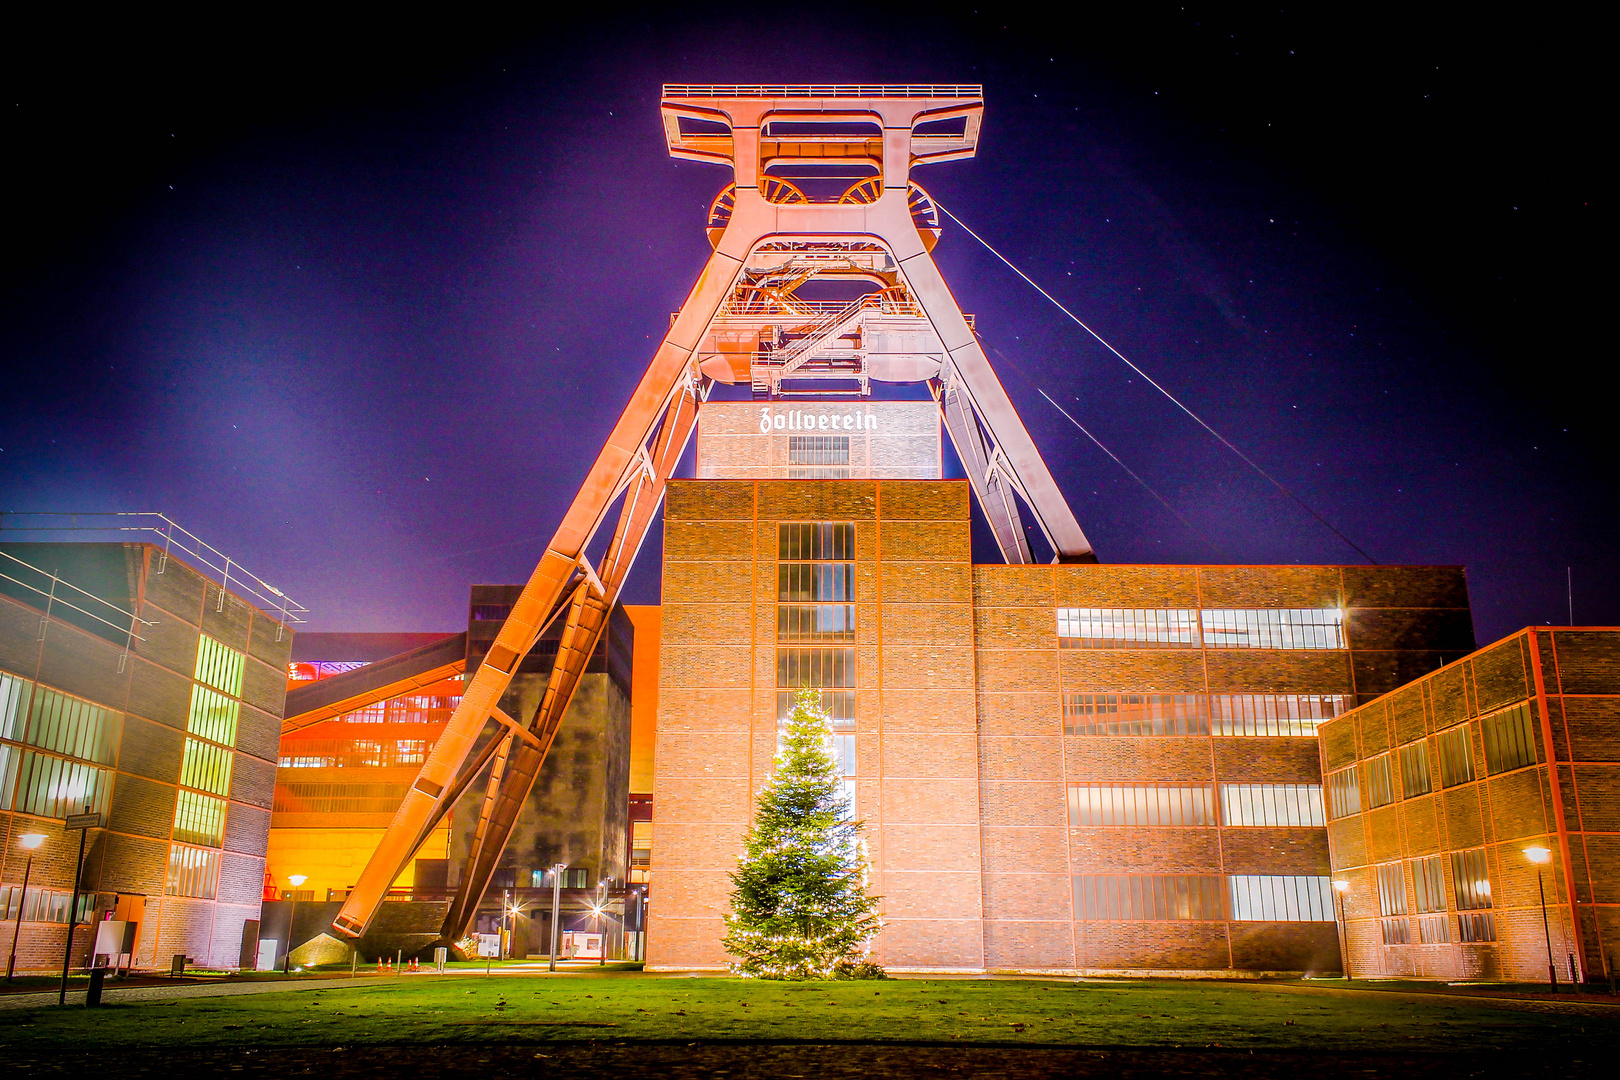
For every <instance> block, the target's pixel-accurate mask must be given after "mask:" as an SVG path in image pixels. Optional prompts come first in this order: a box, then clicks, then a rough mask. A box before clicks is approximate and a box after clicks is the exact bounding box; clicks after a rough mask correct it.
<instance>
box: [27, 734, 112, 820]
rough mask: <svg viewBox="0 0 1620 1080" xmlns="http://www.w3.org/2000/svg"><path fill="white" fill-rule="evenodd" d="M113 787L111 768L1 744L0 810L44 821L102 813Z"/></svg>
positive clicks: (104, 810) (108, 802) (110, 797)
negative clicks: (28, 815)
mask: <svg viewBox="0 0 1620 1080" xmlns="http://www.w3.org/2000/svg"><path fill="white" fill-rule="evenodd" d="M112 785H113V773H112V770H110V769H103V768H100V767H98V766H95V765H90V764H87V763H85V762H82V761H69V760H67V759H66V758H60V757H57V756H56V755H54V754H45V753H41V752H40V751H37V750H24V749H22V748H20V747H15V746H9V745H6V744H3V743H0V810H16V811H18V812H19V813H24V814H33V815H34V816H35V817H44V818H65V817H67V816H68V815H69V814H77V813H80V812H82V811H86V810H90V811H95V812H98V813H102V814H105V813H106V812H107V807H108V805H109V804H110V802H111V800H112Z"/></svg>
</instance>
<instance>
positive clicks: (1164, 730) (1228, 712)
mask: <svg viewBox="0 0 1620 1080" xmlns="http://www.w3.org/2000/svg"><path fill="white" fill-rule="evenodd" d="M1346 700H1347V695H1345V694H1196V693H1187V694H1177V693H1157V694H1154V693H1142V694H1125V693H1091V692H1076V693H1065V694H1064V695H1063V733H1064V734H1065V735H1145V736H1179V735H1215V736H1217V737H1223V738H1224V737H1238V738H1253V737H1286V736H1294V737H1314V736H1315V735H1316V728H1317V725H1318V724H1320V723H1321V722H1322V721H1324V720H1331V719H1332V718H1333V717H1335V716H1338V715H1339V714H1340V713H1341V712H1343V711H1344V708H1345V703H1346Z"/></svg>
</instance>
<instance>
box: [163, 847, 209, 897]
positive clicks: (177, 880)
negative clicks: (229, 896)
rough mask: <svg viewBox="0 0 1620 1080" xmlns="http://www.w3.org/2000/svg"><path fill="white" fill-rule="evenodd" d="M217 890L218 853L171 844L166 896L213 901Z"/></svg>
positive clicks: (165, 881)
mask: <svg viewBox="0 0 1620 1080" xmlns="http://www.w3.org/2000/svg"><path fill="white" fill-rule="evenodd" d="M218 890H219V852H217V851H204V850H203V849H201V848H194V847H183V846H181V845H180V844H173V845H170V847H169V874H168V877H167V878H166V879H165V880H164V883H163V895H165V896H192V897H196V898H197V899H199V900H212V899H213V898H214V895H215V893H216V892H218Z"/></svg>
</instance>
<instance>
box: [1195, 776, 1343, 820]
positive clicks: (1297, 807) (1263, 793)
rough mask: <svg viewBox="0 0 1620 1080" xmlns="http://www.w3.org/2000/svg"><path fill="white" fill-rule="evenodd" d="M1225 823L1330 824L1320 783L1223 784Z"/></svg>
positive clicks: (1223, 817) (1221, 788) (1222, 808)
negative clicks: (1323, 803) (1324, 808)
mask: <svg viewBox="0 0 1620 1080" xmlns="http://www.w3.org/2000/svg"><path fill="white" fill-rule="evenodd" d="M1220 790H1221V824H1223V825H1228V826H1233V827H1244V826H1271V827H1281V828H1321V827H1323V826H1325V825H1326V824H1327V817H1326V814H1325V812H1324V810H1323V808H1322V785H1320V784H1222V785H1220Z"/></svg>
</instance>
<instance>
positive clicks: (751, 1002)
mask: <svg viewBox="0 0 1620 1080" xmlns="http://www.w3.org/2000/svg"><path fill="white" fill-rule="evenodd" d="M1617 1034H1620V1025H1617V1024H1616V1023H1615V1021H1613V1020H1609V1019H1606V1018H1603V1019H1593V1018H1591V1017H1582V1016H1570V1015H1557V1014H1552V1013H1548V1012H1536V1011H1522V1010H1521V1011H1509V1010H1505V1009H1502V1008H1499V1007H1492V1006H1487V1005H1478V1004H1473V1003H1470V1002H1459V1001H1455V1000H1428V1001H1421V1000H1417V1001H1415V1000H1413V999H1412V998H1409V997H1396V996H1394V995H1383V994H1354V995H1346V994H1333V993H1328V992H1320V991H1311V990H1297V989H1291V988H1289V987H1276V986H1265V985H1246V984H1241V983H1203V982H1185V983H1178V982H1157V981H1154V982H1147V981H1142V982H1125V981H1121V982H1086V983H1079V984H1075V983H1069V982H1040V981H1012V980H993V981H992V980H913V979H895V980H890V981H887V982H878V983H872V982H863V983H767V982H753V981H744V980H738V979H723V978H701V979H688V978H656V977H647V976H641V975H637V974H628V973H625V974H612V973H608V974H603V975H595V974H589V975H570V976H567V977H563V978H546V977H544V976H538V977H535V976H518V975H505V976H495V977H493V978H485V977H482V976H478V975H467V974H458V975H446V976H442V977H438V976H413V977H406V978H395V979H382V980H379V979H363V980H357V983H356V985H355V986H354V987H352V988H351V987H343V988H339V989H328V990H315V989H306V990H289V991H287V992H285V993H270V994H257V995H247V996H241V997H221V998H200V999H193V1000H181V1001H167V1002H145V1003H129V1004H111V1005H107V1006H104V1007H103V1008H101V1009H83V1008H72V1007H70V1008H66V1009H56V1008H47V1009H32V1010H18V1011H9V1010H8V1011H6V1012H4V1013H0V1048H5V1049H7V1050H11V1051H25V1050H37V1049H42V1048H44V1047H46V1046H55V1047H62V1046H75V1047H79V1048H84V1049H90V1048H97V1047H119V1046H157V1047H188V1048H200V1047H205V1046H215V1047H223V1046H241V1047H275V1046H356V1045H365V1044H412V1043H469V1044H474V1043H489V1042H551V1041H582V1040H608V1041H614V1042H621V1041H624V1042H629V1041H638V1040H656V1041H676V1042H682V1041H692V1042H698V1041H705V1042H707V1041H716V1040H728V1041H735V1040H744V1041H746V1040H759V1041H792V1040H810V1041H861V1042H908V1041H910V1042H929V1043H951V1042H957V1043H961V1044H979V1045H985V1044H1002V1045H1008V1044H1011V1045H1017V1044H1025V1045H1045V1046H1054V1045H1058V1046H1103V1047H1106V1046H1113V1047H1185V1048H1202V1047H1207V1046H1211V1045H1216V1044H1218V1045H1220V1046H1222V1047H1225V1048H1232V1049H1254V1050H1262V1049H1270V1050H1285V1049H1309V1050H1312V1051H1318V1052H1321V1051H1339V1050H1349V1051H1355V1050H1390V1051H1416V1052H1428V1051H1443V1050H1451V1049H1469V1050H1481V1049H1489V1048H1501V1049H1506V1050H1528V1049H1535V1048H1539V1047H1546V1046H1549V1045H1554V1044H1556V1045H1559V1046H1560V1047H1562V1048H1563V1049H1564V1050H1565V1051H1571V1050H1575V1049H1579V1048H1581V1047H1583V1046H1587V1045H1590V1046H1592V1048H1593V1049H1594V1050H1595V1049H1597V1048H1598V1047H1599V1046H1600V1045H1602V1044H1605V1043H1609V1042H1612V1040H1613V1038H1614V1037H1615V1036H1616V1035H1617Z"/></svg>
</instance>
